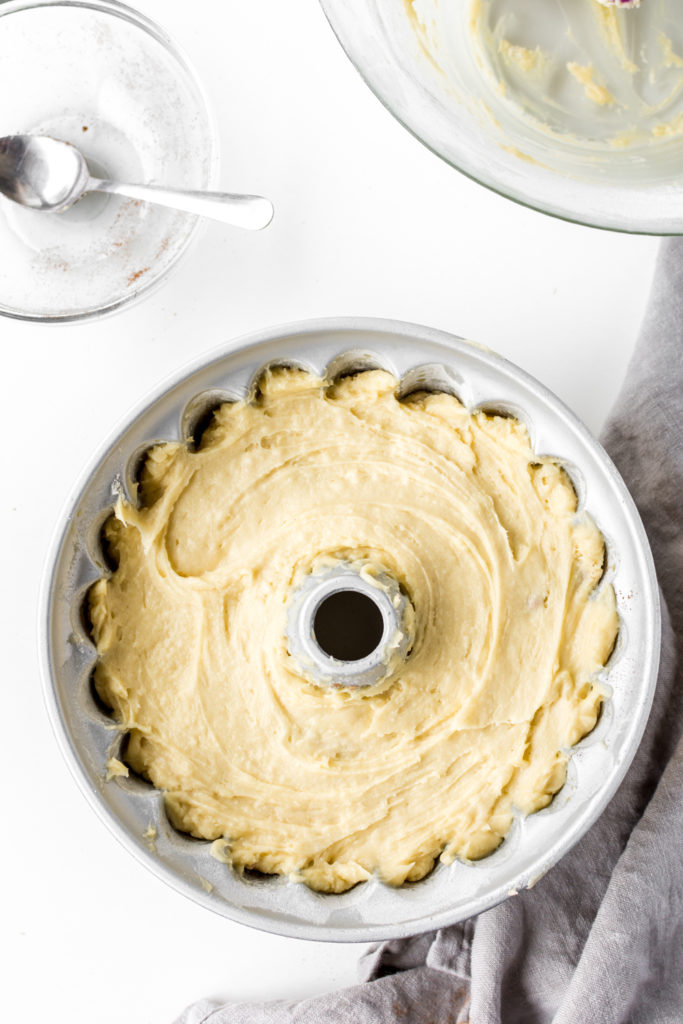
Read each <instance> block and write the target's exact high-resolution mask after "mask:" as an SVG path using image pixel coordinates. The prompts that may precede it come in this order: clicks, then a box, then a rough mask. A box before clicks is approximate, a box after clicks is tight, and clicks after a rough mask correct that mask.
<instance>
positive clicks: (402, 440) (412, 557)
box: [89, 369, 618, 892]
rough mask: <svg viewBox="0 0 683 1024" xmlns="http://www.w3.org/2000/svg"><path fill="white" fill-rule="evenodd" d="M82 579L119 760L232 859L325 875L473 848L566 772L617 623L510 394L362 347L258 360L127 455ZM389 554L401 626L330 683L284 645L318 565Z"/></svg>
mask: <svg viewBox="0 0 683 1024" xmlns="http://www.w3.org/2000/svg"><path fill="white" fill-rule="evenodd" d="M138 497H139V501H138V502H137V504H135V505H134V504H133V503H131V502H129V501H127V500H125V499H123V498H121V499H119V501H118V503H117V506H116V509H115V515H114V516H112V518H110V520H109V521H108V524H107V527H106V537H107V541H108V544H109V549H110V554H111V557H112V559H113V562H114V564H115V565H116V568H115V570H114V571H113V572H112V573H111V575H110V576H109V577H108V578H102V579H101V580H99V581H98V582H97V583H96V584H95V585H94V586H93V587H92V589H91V591H90V595H89V608H90V619H91V622H92V633H93V638H94V640H95V642H96V645H97V651H98V662H97V667H96V673H95V684H96V687H97V690H98V692H99V695H100V696H101V698H102V700H103V701H105V702H106V703H107V704H108V705H110V706H111V707H112V708H113V710H114V713H115V716H116V718H117V720H118V722H119V723H120V728H121V729H122V730H125V731H126V732H127V733H128V735H129V741H128V745H127V749H126V751H125V754H124V755H122V756H123V757H124V759H125V761H126V762H127V764H128V765H130V767H131V768H132V769H133V770H134V771H136V772H138V773H140V774H142V775H143V776H145V777H147V778H148V779H149V780H150V781H151V782H152V783H153V784H154V785H155V786H156V787H157V788H159V789H160V790H162V791H163V793H164V799H165V805H166V809H167V813H168V815H169V818H170V820H171V822H172V823H173V824H174V825H175V826H176V827H177V828H179V829H181V830H183V831H186V832H189V833H191V834H192V835H194V836H197V837H200V838H203V839H206V840H214V841H215V843H216V852H217V855H218V856H219V857H224V858H225V859H226V860H228V861H229V862H230V863H231V864H232V865H233V866H234V867H235V868H236V869H238V870H240V869H244V868H253V869H258V870H260V871H264V872H267V873H275V874H284V875H289V876H290V877H292V878H295V879H299V880H302V881H304V882H306V883H307V884H308V885H310V886H311V887H313V888H315V889H318V890H321V891H327V892H332V891H334V892H340V891H343V890H345V889H348V888H350V887H351V886H353V885H354V884H356V883H358V882H361V881H364V880H366V879H368V878H369V877H370V876H371V875H372V874H373V873H377V874H378V875H379V876H380V877H381V878H382V879H383V880H384V881H386V882H387V883H390V884H392V885H401V884H402V883H404V882H405V881H409V880H416V879H419V878H422V877H423V876H424V875H426V874H427V873H428V872H429V871H430V869H431V868H432V866H433V864H434V862H435V859H437V858H441V860H443V861H445V862H449V861H451V860H453V859H454V858H456V857H462V858H472V859H474V858H479V857H483V856H485V855H486V854H488V853H490V852H491V851H493V850H494V849H495V848H496V847H497V846H498V845H499V844H500V843H501V841H502V840H503V839H504V837H505V835H506V834H507V832H508V830H509V828H510V826H511V823H512V820H513V816H514V813H515V810H516V809H518V810H519V811H521V812H522V813H531V812H533V811H536V810H538V809H539V808H541V807H544V806H545V805H546V804H548V803H549V801H550V800H551V799H552V796H553V794H554V793H556V792H557V790H558V789H559V788H560V787H561V786H562V784H563V782H564V779H565V773H566V764H567V759H568V748H569V747H571V745H572V744H575V743H576V742H577V741H578V740H580V739H581V737H583V736H585V735H586V734H587V733H588V732H590V730H591V729H592V728H593V727H594V725H595V722H596V720H597V716H598V713H599V710H600V706H601V702H602V700H603V698H604V696H605V688H604V685H603V684H602V683H601V682H600V680H599V673H600V670H601V668H602V667H603V666H604V664H605V662H606V660H607V658H608V657H609V654H610V652H611V650H612V647H613V645H614V642H615V638H616V635H617V630H618V618H617V613H616V606H615V597H614V592H613V589H612V587H611V586H610V585H609V584H608V583H605V582H603V583H602V584H601V582H600V581H601V576H602V571H603V561H604V542H603V539H602V536H601V534H600V532H599V530H598V529H597V527H596V525H595V524H594V523H593V522H592V521H591V520H590V518H589V517H588V516H587V514H586V513H585V512H582V511H580V510H577V499H576V495H575V492H574V489H573V487H572V484H571V482H570V480H569V477H568V476H567V474H566V472H565V471H564V469H563V468H562V467H561V466H560V465H559V463H558V462H557V461H555V460H553V459H551V458H546V457H541V456H538V455H536V454H534V452H533V450H532V447H531V444H530V440H529V436H528V433H527V430H526V428H525V426H524V425H523V424H522V423H521V422H520V421H519V420H518V419H515V418H511V417H509V416H504V415H502V414H494V413H487V412H485V411H482V410H480V411H474V412H470V411H468V410H467V409H466V408H465V407H464V406H463V405H462V404H461V403H460V402H459V401H458V399H457V398H455V397H454V396H452V395H448V394H443V393H438V394H425V393H418V394H413V395H411V396H409V397H407V398H405V399H404V400H402V401H401V400H399V399H398V398H397V381H396V380H395V379H394V377H392V376H391V375H390V374H389V373H386V372H384V371H380V370H374V371H366V372H362V373H359V374H356V375H355V376H350V377H345V378H342V379H341V380H339V381H336V382H326V381H321V380H320V379H318V378H317V377H315V376H313V375H311V374H309V373H307V372H304V371H300V370H295V369H272V370H269V371H266V373H265V375H264V376H263V377H262V379H261V381H260V386H259V389H258V390H257V391H256V392H255V394H254V395H253V396H252V397H251V398H250V399H249V400H244V401H239V402H235V403H231V404H224V405H222V406H220V408H219V409H218V410H217V411H216V412H215V414H214V417H213V421H212V423H211V425H210V426H209V428H208V429H207V430H206V431H205V433H204V434H203V436H202V439H201V442H200V443H199V444H198V446H197V448H196V450H192V449H191V448H190V447H188V446H186V445H184V444H179V443H162V444H158V445H156V446H155V447H154V448H152V449H151V450H150V451H149V452H148V454H147V457H146V460H145V463H144V467H143V470H142V472H141V476H140V489H139V495H138ZM335 564H343V565H346V566H349V565H350V566H362V570H361V571H362V572H363V573H364V574H365V575H366V577H368V578H372V577H373V576H376V577H378V578H379V577H380V576H381V577H382V578H385V579H386V578H391V579H393V580H395V581H396V583H397V584H398V586H399V588H400V592H401V593H402V594H403V595H405V596H406V597H407V599H408V601H409V603H410V606H411V608H412V610H413V612H414V618H413V617H411V646H410V649H409V650H408V651H407V652H406V654H405V657H403V658H401V659H399V660H398V661H397V662H396V664H394V663H392V667H391V671H390V673H389V674H388V675H387V676H386V677H385V678H383V679H382V680H381V682H380V683H378V684H377V685H372V686H369V687H362V688H356V689H344V688H341V689H338V688H337V689H335V688H331V687H327V686H324V685H318V684H316V682H315V681H313V680H311V679H310V678H309V676H308V675H307V673H304V672H301V671H300V670H299V668H298V665H297V662H296V661H295V659H294V658H293V657H292V655H291V654H290V652H289V650H288V646H287V615H288V609H289V607H290V604H291V600H292V595H293V594H294V593H296V591H297V589H298V588H299V587H300V586H301V584H302V581H304V580H306V579H307V577H309V576H310V575H311V574H314V573H316V572H317V571H318V570H319V568H320V566H321V565H322V566H325V567H328V568H329V566H331V565H332V566H334V565H335Z"/></svg>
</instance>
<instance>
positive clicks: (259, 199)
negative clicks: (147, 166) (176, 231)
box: [85, 178, 273, 231]
mask: <svg viewBox="0 0 683 1024" xmlns="http://www.w3.org/2000/svg"><path fill="white" fill-rule="evenodd" d="M85 191H86V192H111V193H113V194H115V195H119V196H127V197H128V198H129V199H141V200H143V202H147V203H157V204H158V205H159V206H168V207H170V208H171V209H172V210H182V211H183V213H194V214H197V215H198V216H200V217H211V218H213V220H220V221H223V223H224V224H232V225H233V226H235V227H239V228H247V229H249V230H251V231H259V230H260V229H261V228H265V227H267V226H268V224H270V222H271V220H272V219H273V204H272V203H271V201H270V199H265V198H264V197H263V196H244V195H235V194H233V193H231V192H186V191H183V190H178V189H172V188H163V187H162V186H160V185H126V184H121V183H120V182H118V181H102V180H100V179H99V178H90V180H89V182H88V185H87V187H86V189H85Z"/></svg>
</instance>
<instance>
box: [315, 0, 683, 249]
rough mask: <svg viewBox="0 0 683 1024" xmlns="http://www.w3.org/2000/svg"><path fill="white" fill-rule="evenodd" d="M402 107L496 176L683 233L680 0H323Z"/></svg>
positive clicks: (414, 121) (530, 194)
mask: <svg viewBox="0 0 683 1024" xmlns="http://www.w3.org/2000/svg"><path fill="white" fill-rule="evenodd" d="M321 3H322V7H323V9H324V11H325V14H326V15H327V17H328V20H329V21H330V24H331V25H332V28H333V29H334V31H335V33H336V35H337V37H338V38H339V41H340V42H341V44H342V46H343V47H344V49H345V50H346V53H347V54H348V56H349V57H350V59H351V60H352V61H353V63H354V64H355V66H356V68H357V69H358V71H359V72H360V73H361V75H362V76H363V78H364V79H365V81H366V82H367V84H368V85H369V86H370V88H371V89H372V90H373V92H374V93H375V94H376V95H377V97H378V98H379V99H380V100H381V101H382V103H384V105H385V106H386V107H387V109H388V110H389V111H391V113H392V114H393V115H394V116H395V117H396V118H398V120H399V121H400V122H401V123H402V124H403V125H404V126H405V127H406V128H408V129H409V130H410V131H411V132H412V133H413V134H414V135H415V136H416V137H417V138H418V139H420V140H421V141H422V142H424V143H425V145H426V146H428V147H429V148H430V149H431V150H433V152H435V153H436V154H437V155H438V156H441V157H442V158H443V159H444V160H446V161H447V162H448V163H450V164H451V165H452V166H453V167H455V168H456V169H457V170H459V171H462V172H463V173H464V174H466V175H468V176H469V177H471V178H473V179H475V180H476V181H478V182H480V183H481V184H482V185H486V186H487V187H488V188H491V189H493V190H494V191H496V192H498V193H500V194H501V195H504V196H506V197H508V198H510V199H514V200H516V201H517V202H520V203H523V204H524V205H526V206H530V207H533V208H535V209H537V210H541V211H543V212H545V213H549V214H552V215H554V216H556V217H562V218H565V219H567V220H571V221H576V222H578V223H582V224H588V225H593V226H595V227H601V228H611V229H614V230H619V231H630V232H643V233H651V234H679V233H683V173H682V168H683V56H681V54H683V21H681V18H680V0H646V2H645V3H644V4H643V5H642V7H640V8H638V9H637V10H616V9H614V8H606V7H603V6H601V5H600V4H598V3H596V2H595V0H554V2H553V3H548V0H522V2H520V0H321Z"/></svg>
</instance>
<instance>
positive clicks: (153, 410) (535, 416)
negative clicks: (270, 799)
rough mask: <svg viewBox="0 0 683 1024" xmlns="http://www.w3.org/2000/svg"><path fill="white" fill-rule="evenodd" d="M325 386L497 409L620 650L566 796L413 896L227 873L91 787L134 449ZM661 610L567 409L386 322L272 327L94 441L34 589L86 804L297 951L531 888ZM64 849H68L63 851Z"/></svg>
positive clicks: (605, 741) (229, 912)
mask: <svg viewBox="0 0 683 1024" xmlns="http://www.w3.org/2000/svg"><path fill="white" fill-rule="evenodd" d="M273 362H276V363H278V362H279V363H291V364H295V365H299V366H303V367H306V368H309V369H311V370H313V371H315V372H316V373H318V374H320V375H321V376H322V375H325V374H328V375H330V376H334V375H337V374H339V373H341V372H344V371H347V370H349V369H355V368H363V367H383V368H385V369H387V370H390V371H391V372H392V373H393V374H395V375H396V377H397V378H398V379H399V380H400V381H401V389H402V390H403V391H404V392H405V393H407V392H409V391H412V390H415V389H416V388H418V387H422V388H428V389H429V388H431V389H434V390H448V391H451V392H453V393H455V394H457V395H458V397H459V398H460V399H461V400H462V401H463V402H464V403H465V405H466V406H468V407H469V408H486V409H490V410H494V409H495V410H500V411H505V412H508V413H512V414H514V415H515V416H517V417H519V418H520V419H521V420H523V421H524V422H525V423H526V424H527V426H528V429H529V432H530V436H531V442H532V445H533V448H534V451H535V452H536V453H537V454H542V455H551V456H553V457H555V458H557V459H559V460H560V461H561V462H562V463H563V465H564V466H565V468H566V469H567V471H568V473H569V474H570V476H571V478H572V480H573V482H574V486H575V488H576V491H577V494H578V497H579V504H580V507H581V508H585V509H586V510H587V511H588V512H589V513H590V515H591V516H592V517H593V518H594V520H595V521H596V523H597V525H598V526H599V528H600V529H601V531H602V533H603V536H604V537H605V540H606V544H607V555H608V558H607V569H606V576H607V578H608V579H609V580H610V581H611V583H612V584H613V586H614V589H615V592H616V596H617V605H618V611H619V617H620V632H619V639H618V641H617V645H616V648H615V651H614V653H613V655H612V657H611V658H610V661H609V663H608V665H607V667H606V669H605V670H604V672H603V673H601V678H602V679H603V680H604V681H605V682H606V683H607V684H608V686H609V687H610V693H611V696H610V697H609V699H607V701H606V702H605V704H604V707H603V712H602V714H601V717H600V720H599V722H598V725H597V727H596V728H595V730H594V731H593V732H592V733H590V735H588V736H587V737H585V738H584V739H583V740H582V741H581V742H580V743H578V744H577V745H576V746H575V747H573V748H572V751H571V758H570V762H569V770H568V776H567V782H566V784H565V786H564V787H563V788H562V790H560V792H559V793H558V794H557V796H556V797H555V799H554V800H553V801H552V803H551V804H550V805H549V806H548V807H547V808H545V809H544V810H542V811H539V812H537V813H536V814H533V815H530V816H529V817H527V818H522V817H518V818H516V819H515V821H514V823H513V827H512V829H511V831H510V833H509V835H508V837H507V838H506V840H505V842H504V843H503V844H502V845H501V846H500V847H499V849H498V850H497V851H496V852H495V853H493V854H491V855H490V856H489V857H486V858H485V859H483V860H481V861H478V862H476V863H465V862H460V861H456V862H455V863H454V864H452V865H450V866H445V865H439V866H437V868H436V869H435V870H434V871H433V872H432V874H430V875H429V876H428V877H427V878H425V879H424V880H423V881H421V882H417V883H413V884H410V885H406V886H403V887H402V888H400V889H392V888H390V887H388V886H386V885H384V884H382V883H381V882H380V881H379V880H377V879H373V880H371V881H369V882H366V883H364V884H362V885H359V886H357V887H356V888H355V889H352V890H351V891H350V892H346V893H343V894H341V895H328V894H320V893H316V892H313V891H311V890H310V889H308V888H307V887H306V886H304V885H302V884H297V883H294V882H290V881H288V880H287V879H284V878H276V879H263V878H258V879H252V878H249V877H240V876H239V875H238V874H236V873H234V872H233V871H232V870H231V868H230V867H229V866H228V865H226V864H223V863H220V862H218V861H217V860H216V859H215V858H214V857H213V856H212V855H211V853H210V846H211V844H210V843H209V842H204V841H201V840H196V839H192V838H190V837H188V836H184V835H181V834H180V833H178V832H176V831H175V830H174V829H173V828H172V827H171V825H170V824H169V822H168V820H167V818H166V816H165V813H164V810H163V804H162V796H161V794H160V793H159V792H158V791H156V790H154V789H153V788H152V787H151V786H150V785H147V784H146V783H144V782H143V781H141V780H140V779H137V778H134V777H130V778H120V777H119V778H114V779H112V780H111V781H109V782H106V781H105V775H106V767H105V766H106V762H107V760H108V758H109V757H111V756H114V755H116V753H117V752H118V748H119V745H120V743H121V742H122V737H121V734H120V733H119V732H118V731H117V730H116V729H115V728H114V727H113V723H112V721H111V719H110V718H108V717H107V716H106V715H105V714H104V712H103V711H102V710H101V709H100V708H99V707H98V706H97V704H96V702H95V700H94V698H93V695H92V690H91V685H90V678H91V672H92V668H93V665H94V662H95V650H94V647H93V645H92V643H91V641H90V640H89V638H88V635H87V630H86V627H85V625H84V623H83V617H82V609H83V600H84V597H85V594H86V592H87V589H88V587H89V586H90V584H91V583H92V582H93V581H94V580H95V579H97V578H98V577H99V576H100V575H102V573H103V572H104V571H106V566H105V565H104V563H103V557H102V553H101V550H100V548H99V531H100V529H101V526H102V524H103V522H104V520H105V519H106V518H107V516H108V515H109V514H110V510H111V507H112V505H113V502H114V500H115V498H116V495H117V494H118V493H119V491H120V489H121V488H123V490H124V492H126V491H129V490H130V488H131V486H132V482H133V479H134V474H135V470H136V467H137V465H138V463H139V459H140V455H141V453H142V452H143V451H144V450H145V449H146V448H147V447H149V445H150V444H152V443H154V442H155V441H159V440H165V439H179V438H180V439H182V438H183V437H189V436H190V435H191V433H192V430H193V428H194V425H195V424H196V422H197V420H198V418H200V417H201V416H202V415H203V414H205V413H206V411H207V409H209V408H210V407H212V406H215V405H216V404H217V403H218V402H219V401H221V400H222V399H224V398H233V399H234V398H239V397H241V396H243V395H245V394H246V393H247V391H248V389H249V386H250V384H251V382H252V381H253V380H254V379H255V377H257V376H258V373H259V371H260V370H261V369H262V368H263V367H264V366H265V365H267V364H269V363H273ZM659 638H660V613H659V601H658V593H657V583H656V577H655V572H654V566H653V562H652V557H651V554H650V550H649V547H648V543H647V538H646V536H645V531H644V529H643V526H642V524H641V521H640V518H639V516H638V512H637V510H636V508H635V505H634V503H633V500H632V499H631V497H630V495H629V493H628V491H627V489H626V487H625V485H624V483H623V481H622V479H621V477H620V476H619V474H618V473H617V471H616V469H615V467H614V466H613V464H612V462H611V461H610V459H609V458H608V456H607V455H606V453H605V452H604V450H603V449H602V447H601V446H600V444H599V443H598V442H597V441H596V440H595V439H594V438H593V437H592V436H591V434H590V433H589V432H588V430H587V429H586V428H585V427H584V426H583V425H582V424H581V423H580V422H579V421H578V420H577V418H576V417H575V416H574V415H573V413H571V412H570V410H569V409H568V408H567V407H566V406H565V405H564V404H563V403H562V402H560V401H559V399H557V398H556V397H555V396H554V395H552V394H551V393H550V392H549V391H548V390H547V389H546V388H544V387H543V386H542V385H541V384H539V383H538V382H537V381H536V380H534V379H533V378H532V377H530V376H529V375H528V374H526V373H524V372H523V371H522V370H520V369H518V368H517V367H515V366H513V365H512V364H511V363H509V362H507V361H506V360H505V359H502V358H501V357H500V356H498V355H495V354H494V353H493V352H490V351H488V350H486V349H484V348H482V347H479V346H476V345H473V344H471V343H468V342H466V341H463V340H462V339H460V338H456V337H453V336H451V335H449V334H445V333H444V332H441V331H437V330H432V329H430V328H427V327H420V326H416V325H412V324H405V323H399V322H396V321H390V320H370V319H362V318H360V319H358V318H347V319H330V320H315V321H308V322H304V323H298V324H291V325H286V326H282V327H274V328H269V329H267V330H263V331H260V332H258V333H256V334H252V335H250V336H248V337H246V338H242V339H240V340H239V341H237V342H235V343H233V344H232V345H230V346H229V347H228V348H226V349H224V350H223V351H221V352H219V353H218V354H215V355H210V356H208V357H206V358H204V359H202V360H201V361H200V362H198V363H196V364H195V365H194V366H192V367H191V368H190V369H187V370H185V371H184V372H182V373H181V374H180V375H179V376H177V377H176V378H175V379H174V380H172V381H171V382H170V383H167V384H165V385H163V386H162V387H161V388H159V389H158V390H157V391H156V392H155V393H154V394H152V395H150V396H149V397H148V398H146V399H145V401H144V402H143V403H142V404H141V405H140V407H139V408H138V409H137V410H136V411H135V412H134V413H133V414H132V415H130V416H129V417H128V418H127V419H126V421H125V422H124V424H123V425H122V426H121V427H119V428H118V429H117V430H116V431H115V432H114V434H113V436H112V437H111V438H110V440H109V441H108V442H107V443H106V444H105V445H104V447H103V448H102V449H101V451H100V452H99V453H98V454H97V455H96V457H95V458H94V459H93V461H92V462H91V464H90V466H89V467H88V468H87V470H86V471H85V473H84V475H83V478H82V480H81V482H80V483H79V484H78V486H77V487H76V489H75V491H74V494H73V497H72V498H71V499H70V501H69V503H68V506H67V508H66V511H65V513H64V516H63V520H62V522H61V524H60V527H59V530H58V534H57V536H56V538H55V541H54V545H53V550H52V553H51V556H50V560H49V565H48V569H47V572H46V575H45V580H44V584H43V593H42V598H41V610H40V646H41V652H42V665H43V679H44V687H45V696H46V701H47V707H48V711H49V714H50V718H51V720H52V724H53V726H54V728H55V731H56V733H57V736H58V739H59V741H60V746H61V748H62V751H63V753H64V756H65V757H66V759H67V762H68V763H69V765H70V767H71V769H72V771H73V773H74V775H75V777H76V779H77V781H78V782H79V784H80V785H81V788H82V789H83V791H84V793H85V795H86V797H87V799H88V800H89V802H90V804H91V806H92V807H93V809H94V810H95V811H97V813H98V814H99V815H100V817H101V818H102V819H103V820H104V821H105V822H106V824H107V825H108V826H109V828H110V829H111V830H112V832H113V833H114V834H115V835H116V836H117V838H118V839H119V840H120V841H121V842H122V843H123V845H124V846H125V847H126V848H127V849H128V850H130V852H131V853H132V854H133V855H134V856H136V857H137V858H138V859H139V860H140V861H142V862H143V863H144V864H145V865H146V866H147V867H148V868H150V870H151V871H153V872H154V874H155V875H157V876H158V877H159V878H162V879H163V880H164V881H166V882H168V883H169V884H170V885H171V886H173V887H174V888H175V889H177V890H178V891H179V892H182V893H184V894H185V895H186V896H189V897H190V898H191V899H193V900H195V901H196V902H197V903H199V904H201V905H202V906H204V907H206V908H207V909H209V910H213V911H215V912H217V913H219V914H223V915H224V916H225V917H228V918H231V919H233V920H235V921H239V922H242V923H243V924H248V925H252V926H255V927H258V928H261V929H264V930H266V931H271V932H276V933H279V934H282V935H290V936H298V937H301V938H307V939H322V940H332V941H371V940H377V939H383V938H393V937H399V936H404V935H410V934H414V933H417V932H420V931H424V930H426V929H429V928H435V927H441V926H444V925H447V924H451V923H454V922H456V921H459V920H462V919H464V918H466V917H469V916H471V915H473V914H476V913H479V912H481V911H483V910H486V909H488V908H489V907H492V906H494V905H495V904H497V903H499V902H500V901H501V900H504V899H505V898H506V897H508V896H511V895H513V894H514V893H515V892H517V891H519V890H520V889H522V888H524V887H526V886H530V885H532V884H533V883H534V882H535V881H537V880H538V879H539V878H540V877H541V876H542V875H543V874H544V873H545V872H546V871H548V869H549V868H550V867H552V865H553V864H555V863H556V862H557V861H558V860H559V859H560V858H561V857H562V856H563V855H564V854H565V853H567V851H568V850H570V849H571V847H572V846H573V845H574V844H575V843H576V842H577V840H578V839H580V837H581V836H582V835H583V834H584V832H586V830H587V829H588V828H589V827H590V825H592V824H593V822H594V821H595V820H596V819H597V817H598V816H599V815H600V813H601V812H602V810H603V809H604V808H605V806H606V804H607V803H608V802H609V800H610V799H611V797H612V796H613V794H614V792H615V790H616V789H617V786H618V785H619V782H620V781H621V779H622V778H623V776H624V774H625V772H626V770H627V768H628V766H629V764H630V762H631V759H632V757H633V755H634V753H635V751H636V748H637V746H638V743H639V740H640V737H641V735H642V732H643V729H644V726H645V723H646V720H647V716H648V713H649V709H650V704H651V701H652V696H653V692H654V687H655V682H656V677H657V667H658V660H659ZM75 838H76V837H74V839H75Z"/></svg>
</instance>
